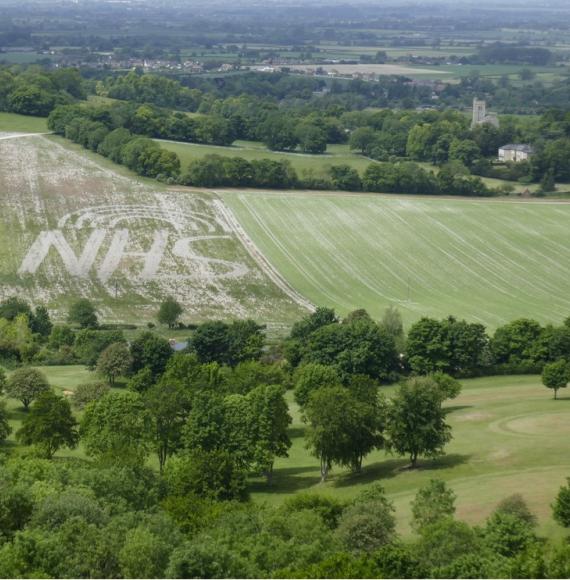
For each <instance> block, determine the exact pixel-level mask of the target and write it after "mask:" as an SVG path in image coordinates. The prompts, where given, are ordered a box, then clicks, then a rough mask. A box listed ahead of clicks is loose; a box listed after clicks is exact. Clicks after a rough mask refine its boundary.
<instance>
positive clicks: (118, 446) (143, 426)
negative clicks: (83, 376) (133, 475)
mask: <svg viewBox="0 0 570 580" xmlns="http://www.w3.org/2000/svg"><path fill="white" fill-rule="evenodd" d="M80 435H81V439H82V441H83V444H84V445H85V451H86V453H87V455H89V456H90V457H93V458H95V459H96V460H98V461H100V462H101V463H103V464H110V465H135V466H137V465H142V464H143V463H144V461H145V459H146V458H147V457H148V454H149V452H150V449H151V444H152V439H151V438H152V418H151V416H150V413H149V412H148V410H147V409H146V407H145V405H144V402H143V400H142V397H141V396H140V395H138V394H137V393H132V392H126V393H109V394H107V395H105V396H103V397H102V398H100V399H99V400H97V401H94V402H92V403H90V404H89V405H87V407H86V409H85V413H84V415H83V418H82V420H81V428H80Z"/></svg>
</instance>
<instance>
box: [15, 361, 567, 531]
mask: <svg viewBox="0 0 570 580" xmlns="http://www.w3.org/2000/svg"><path fill="white" fill-rule="evenodd" d="M41 370H42V371H43V372H44V373H45V374H46V375H47V376H48V378H49V380H50V383H51V384H52V385H54V386H55V387H56V390H57V391H58V392H63V390H67V391H69V390H71V391H73V390H74V389H75V387H76V386H77V384H80V383H84V382H89V381H92V380H95V379H96V376H95V375H94V374H93V373H90V372H89V371H87V370H85V368H84V367H79V366H70V367H43V368H41ZM394 389H395V387H386V388H384V389H383V392H384V393H386V394H387V395H388V396H389V395H390V394H391V393H392V392H393V390H394ZM287 399H288V401H289V407H290V413H291V415H292V417H293V423H292V425H291V428H290V436H291V438H292V441H293V447H292V448H291V450H290V453H289V458H287V459H279V460H278V461H277V462H276V465H275V471H274V481H273V484H272V487H271V488H268V487H267V484H266V483H265V480H262V479H261V478H260V479H252V480H251V491H252V498H253V500H254V501H257V502H267V503H270V504H277V503H281V502H282V501H284V500H285V499H286V498H287V497H288V496H290V495H291V494H294V493H298V492H301V491H312V492H317V493H325V494H329V495H333V496H335V497H338V498H343V499H350V498H352V497H354V496H355V495H356V494H358V493H359V492H360V491H361V490H362V489H363V488H364V487H366V486H367V485H369V484H371V483H373V482H380V483H382V485H383V486H385V488H386V490H387V492H388V495H389V496H390V498H391V499H392V500H393V501H394V503H395V506H396V516H397V520H398V528H399V531H400V533H402V534H403V535H406V534H407V533H409V521H410V501H411V500H412V498H413V496H414V495H415V493H416V492H417V490H418V488H419V487H421V486H422V485H424V484H425V483H427V482H428V481H429V479H431V478H434V477H437V478H441V479H444V480H445V481H447V482H448V484H449V485H450V487H452V488H453V489H454V490H455V492H456V493H457V496H458V500H457V508H458V509H457V515H458V517H459V518H461V519H465V520H467V521H469V522H471V523H477V522H481V521H482V520H483V519H484V518H485V517H486V516H487V515H488V514H489V513H490V512H491V511H492V510H493V509H494V507H495V506H496V504H497V503H498V502H499V501H500V500H501V499H503V498H504V497H506V496H508V495H510V494H513V493H521V494H522V495H523V496H524V498H525V500H526V501H527V502H528V504H529V506H530V508H531V509H532V510H533V511H534V512H535V513H536V514H537V515H538V518H539V522H540V531H541V532H542V533H543V534H545V535H547V536H551V537H552V536H555V537H558V536H561V535H562V533H563V532H562V529H561V528H560V527H559V526H558V525H557V524H555V522H554V521H553V520H552V518H551V511H550V503H551V502H552V500H553V498H554V496H555V495H556V493H557V491H558V488H559V487H560V485H562V484H563V483H564V481H565V478H566V477H567V476H568V475H570V460H569V459H568V457H567V453H566V447H565V445H564V444H563V442H562V441H561V436H562V437H563V436H565V435H566V434H568V433H570V430H569V425H570V395H566V394H565V393H563V394H561V395H560V399H559V400H557V401H554V400H553V399H552V394H551V391H549V390H547V389H545V388H544V387H543V386H542V385H541V384H540V379H539V377H535V376H510V377H487V378H482V379H471V380H465V381H463V392H462V394H461V395H460V396H459V397H458V398H457V399H455V400H454V401H452V402H451V403H449V404H448V405H447V407H448V408H449V414H448V422H449V424H450V425H451V426H452V429H453V440H452V442H451V443H450V444H449V446H448V447H447V454H446V455H445V456H444V457H442V458H440V459H437V460H422V461H421V462H420V465H419V468H418V469H416V470H413V471H410V470H408V469H403V468H405V467H406V465H407V463H408V461H407V459H405V458H398V457H394V456H389V455H386V454H385V453H384V452H382V451H376V452H374V453H372V454H371V455H370V456H368V457H367V458H366V460H365V462H364V469H363V472H362V473H361V474H360V475H353V474H351V473H350V472H348V471H347V470H344V469H336V468H335V469H334V470H333V471H332V473H331V476H330V478H329V481H327V483H325V484H321V483H320V472H319V464H318V461H317V460H316V459H315V458H314V457H312V456H310V455H309V454H308V452H307V450H306V449H305V446H304V429H305V424H304V423H303V422H302V420H301V417H300V413H299V409H298V407H297V406H296V404H295V403H294V401H293V397H292V392H288V394H287ZM8 410H9V418H10V423H11V424H12V426H13V427H14V429H17V428H18V427H19V425H20V424H21V420H22V418H23V416H24V413H23V411H22V408H21V405H20V403H19V402H17V401H15V400H12V399H9V400H8ZM7 447H8V449H10V450H12V451H13V452H15V453H22V452H24V450H25V448H23V447H20V446H17V445H16V443H15V439H14V434H12V435H11V437H10V440H9V442H8V444H7ZM58 456H60V457H63V456H66V457H81V458H83V457H84V453H83V450H82V448H81V447H79V448H78V449H76V450H74V451H69V450H63V451H60V452H58ZM150 462H151V464H152V465H154V458H151V460H150Z"/></svg>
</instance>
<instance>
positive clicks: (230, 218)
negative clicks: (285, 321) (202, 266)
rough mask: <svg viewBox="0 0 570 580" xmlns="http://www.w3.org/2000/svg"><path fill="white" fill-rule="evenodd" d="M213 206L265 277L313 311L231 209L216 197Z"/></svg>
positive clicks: (313, 307) (310, 305) (298, 302)
mask: <svg viewBox="0 0 570 580" xmlns="http://www.w3.org/2000/svg"><path fill="white" fill-rule="evenodd" d="M212 203H213V204H214V207H215V208H216V209H217V210H218V211H219V213H220V215H221V216H222V217H223V218H224V219H225V221H226V222H227V224H228V226H229V227H230V228H231V230H232V231H233V232H234V233H235V235H236V236H237V238H238V239H239V241H240V242H241V243H242V245H243V246H244V248H245V249H246V251H247V253H248V254H249V255H250V256H251V257H252V259H253V260H254V262H255V263H256V264H257V265H258V266H259V267H260V268H261V271H262V272H263V273H264V274H266V275H267V277H268V278H269V279H270V280H271V281H272V282H273V283H274V284H275V285H276V286H277V287H278V288H280V289H281V290H282V291H283V292H284V293H285V294H286V295H287V296H288V297H289V298H291V300H293V301H294V302H295V303H297V304H299V306H302V307H303V308H306V309H307V310H309V311H310V312H314V311H315V309H316V307H315V305H314V304H313V303H312V302H311V301H310V300H308V299H307V298H305V297H304V296H303V295H302V294H301V293H300V292H298V291H297V290H295V288H293V286H291V284H289V282H287V280H285V278H283V276H282V275H281V274H280V273H279V271H278V270H277V269H276V268H275V267H274V266H273V264H271V262H270V261H269V260H268V259H267V258H266V257H265V255H264V254H263V253H262V252H261V250H260V249H259V248H258V247H257V246H256V245H255V243H254V241H253V240H252V239H251V238H250V237H249V236H248V235H247V233H246V231H245V230H244V229H243V227H242V225H241V224H240V223H239V221H238V220H237V218H236V217H235V215H234V214H233V212H232V211H231V209H230V208H229V207H228V206H227V205H226V204H225V203H224V202H223V200H221V199H220V198H216V199H214V200H213V202H212Z"/></svg>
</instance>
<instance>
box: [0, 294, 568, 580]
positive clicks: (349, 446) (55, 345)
mask: <svg viewBox="0 0 570 580" xmlns="http://www.w3.org/2000/svg"><path fill="white" fill-rule="evenodd" d="M181 314H182V310H181V308H180V306H179V305H178V304H177V303H176V301H175V300H173V299H168V300H166V301H165V302H164V303H163V304H162V305H161V308H160V311H159V313H158V317H157V318H158V321H159V323H161V324H165V325H168V326H169V327H176V326H180V322H179V320H180V316H181ZM150 326H151V327H152V326H153V325H152V324H150ZM188 332H189V335H190V336H189V340H188V346H187V348H186V349H185V350H184V351H182V352H178V353H175V352H174V351H173V350H172V347H171V346H170V344H169V342H168V341H167V340H165V339H164V338H161V337H160V336H159V335H158V334H156V333H154V332H153V331H152V328H150V329H146V330H141V331H140V332H139V333H138V334H137V335H135V336H134V338H132V339H131V340H127V339H126V338H125V335H124V333H123V331H122V330H119V329H117V328H109V327H106V326H104V325H102V324H100V323H99V321H98V315H97V312H96V310H95V308H94V307H93V305H92V304H91V303H90V302H89V301H87V300H84V299H82V300H79V301H77V302H75V303H74V304H73V305H72V307H71V308H70V311H69V316H68V324H66V325H61V324H58V325H55V324H53V323H52V321H51V320H50V317H49V314H48V312H47V310H46V309H45V308H43V307H41V306H38V307H36V308H35V309H32V308H31V307H30V306H29V305H28V304H27V303H25V302H23V301H21V300H20V299H18V298H10V299H7V300H5V301H4V302H2V303H1V304H0V344H1V350H0V355H1V357H2V364H3V365H4V366H6V367H9V368H11V369H12V370H11V372H10V373H9V374H8V375H6V374H5V373H2V375H1V379H0V384H1V386H2V389H3V391H4V393H5V394H6V395H7V396H8V397H10V398H12V399H17V400H19V401H20V403H21V405H22V406H23V408H24V419H23V422H22V424H21V427H20V428H19V429H18V431H17V432H16V434H15V435H16V440H17V442H18V443H19V444H20V446H21V449H22V450H23V451H22V452H21V453H15V452H14V451H13V450H12V449H11V447H9V446H3V447H2V455H1V458H0V471H1V474H2V475H1V478H0V481H1V483H0V488H1V490H2V493H1V494H0V505H1V509H0V530H1V535H0V576H2V577H38V576H40V577H45V576H48V577H118V578H121V577H125V578H128V577H159V578H160V577H173V578H188V577H205V578H211V577H286V578H298V577H308V578H321V577H339V578H340V577H348V578H352V577H363V578H374V577H400V578H408V577H436V578H438V577H443V578H446V577H452V578H454V577H458V578H462V577H505V578H508V577H565V576H567V575H568V572H569V571H570V549H569V547H568V545H567V544H559V545H558V544H555V543H547V542H545V541H544V540H543V539H541V538H539V537H538V536H537V534H536V518H535V516H534V515H533V514H532V513H531V512H530V511H529V509H528V507H527V506H526V504H525V503H524V501H523V500H522V498H521V497H520V496H517V495H515V496H512V497H509V498H505V500H504V501H503V502H502V503H501V504H500V505H499V506H498V507H497V509H496V511H495V512H494V513H493V514H492V515H491V516H490V517H489V519H488V520H487V521H486V522H485V523H484V524H482V525H481V526H479V527H475V528H473V527H470V526H469V525H467V524H466V523H464V522H462V521H459V520H457V519H455V518H454V512H455V506H454V502H455V494H454V492H453V490H452V489H450V488H449V487H448V486H447V485H446V484H445V483H443V482H442V481H440V480H438V479H436V478H434V479H432V480H431V481H430V483H429V484H428V485H426V486H425V487H423V488H422V489H420V490H419V491H418V493H417V496H416V498H415V499H414V502H413V505H412V513H413V526H414V536H413V537H412V538H411V539H408V540H406V541H404V540H402V539H400V538H399V537H398V535H397V533H396V529H395V519H394V508H393V506H392V504H391V502H390V501H389V499H388V498H387V497H386V495H385V492H384V490H383V488H382V486H381V485H380V484H374V485H373V486H372V487H370V488H368V489H367V490H366V491H363V492H362V493H360V495H358V496H357V497H356V498H355V499H354V500H352V501H349V502H348V501H346V502H345V501H341V500H338V499H333V498H332V497H329V496H327V495H326V494H321V493H319V494H316V493H299V494H296V495H294V496H293V497H291V498H290V499H287V500H286V501H285V502H284V503H283V504H282V505H280V506H279V507H267V506H263V505H257V504H253V503H251V502H250V501H249V499H248V490H249V486H250V483H249V478H250V477H252V476H260V475H263V476H264V477H265V479H266V482H265V483H264V484H262V485H265V486H271V485H272V477H273V463H274V461H275V459H276V458H278V457H282V458H284V457H287V454H288V450H289V448H290V446H291V441H290V439H289V434H288V427H289V424H290V422H291V417H290V415H289V410H288V405H287V402H286V400H285V398H284V395H285V393H286V391H287V390H289V389H293V394H294V398H295V401H296V403H297V404H298V405H299V407H300V409H301V412H302V415H303V418H304V421H305V422H306V423H307V427H308V428H307V431H306V435H305V438H306V445H307V448H308V449H309V451H310V453H311V454H312V455H313V456H314V457H315V459H316V460H317V461H319V462H320V466H321V477H322V479H323V480H326V479H327V477H328V476H329V472H330V470H331V469H334V468H335V466H343V467H348V468H350V470H352V471H354V472H359V471H361V470H363V469H366V466H365V464H364V462H365V459H366V456H367V455H368V454H369V453H370V452H371V451H372V450H373V449H385V450H386V451H387V452H389V453H391V454H394V455H399V456H403V457H407V458H408V459H409V461H410V468H411V469H413V468H415V466H416V465H417V464H421V465H422V466H423V468H424V469H429V466H430V463H429V459H430V458H433V457H437V456H440V455H442V454H444V453H445V446H446V444H447V443H448V442H449V441H450V439H451V438H452V436H453V433H452V431H451V428H450V427H449V425H448V424H447V422H446V407H445V406H444V402H445V401H447V400H449V399H453V398H455V397H456V396H457V395H458V394H459V392H460V390H461V384H460V383H459V382H458V380H457V377H463V376H472V375H477V374H481V373H486V372H487V373H496V372H509V373H510V372H541V371H542V373H543V381H544V384H545V386H546V387H548V388H549V389H553V390H554V393H555V394H556V392H557V390H558V389H559V388H563V387H565V386H566V385H567V383H568V382H569V381H570V321H568V320H567V321H566V322H565V323H564V324H563V325H561V326H546V327H542V326H541V325H539V324H538V323H537V322H534V321H532V320H525V319H521V320H517V321H513V322H512V323H509V324H507V325H505V326H502V327H500V328H498V329H497V330H496V331H495V333H494V334H493V335H492V336H489V335H488V334H487V333H486V331H485V328H484V327H483V326H482V325H480V324H476V323H468V322H465V321H459V320H456V319H454V318H452V317H449V318H447V319H445V320H441V321H438V320H433V319H429V318H422V319H421V320H419V321H418V322H416V323H415V324H413V325H412V326H411V327H410V329H409V331H408V332H407V334H406V333H404V331H403V328H402V323H401V319H400V317H399V314H398V312H397V311H396V310H394V309H389V310H387V311H386V312H385V314H384V316H383V318H382V320H381V321H380V322H375V321H373V320H372V319H371V318H370V317H369V316H368V314H367V313H366V312H365V311H362V310H359V311H355V312H353V313H351V314H349V315H348V316H347V317H345V318H344V319H342V320H341V319H339V318H338V317H337V316H336V314H335V313H334V311H332V310H330V309H327V308H318V309H317V310H316V311H315V312H314V313H313V314H310V315H308V316H306V317H305V318H304V319H302V320H300V321H299V322H297V323H296V324H295V325H294V326H293V328H292V330H291V333H290V335H289V336H288V337H287V338H286V339H285V340H284V341H283V343H282V344H279V345H273V346H272V347H271V348H268V347H267V346H266V345H265V337H264V331H263V327H262V326H260V325H258V324H256V323H255V322H253V321H251V320H236V321H234V322H232V323H229V324H228V323H224V322H221V321H211V322H206V323H203V324H200V325H198V326H195V327H193V328H192V329H191V330H189V331H188ZM68 363H72V364H78V363H80V364H85V365H87V366H88V367H89V368H91V369H93V370H94V371H95V373H96V375H95V376H97V377H99V378H98V380H94V381H93V382H91V383H87V384H82V385H79V386H78V387H77V389H76V390H75V392H74V393H73V395H72V396H71V397H64V396H60V395H58V394H56V393H55V392H54V391H53V390H52V388H51V387H50V385H49V383H48V381H47V380H46V378H45V376H44V375H43V373H42V372H41V371H40V370H37V369H35V368H32V366H31V365H32V364H33V365H38V364H43V365H46V364H68ZM454 377H455V378H454ZM390 382H399V384H400V386H399V387H398V388H397V390H396V391H395V393H393V394H392V395H391V396H389V397H387V396H385V394H384V393H383V386H382V385H385V384H387V383H390ZM410 417H413V421H411V420H410ZM10 430H11V427H10V424H9V423H8V422H7V415H6V410H5V406H4V405H2V407H0V434H1V436H2V438H3V439H5V438H6V437H7V436H8V435H9V434H10ZM78 444H81V446H82V449H83V451H84V454H85V456H86V459H79V458H76V459H72V458H67V459H64V458H62V457H60V456H59V454H58V452H59V451H60V450H62V449H66V448H69V449H74V448H76V447H77V446H78ZM434 476H435V474H434ZM568 497H570V488H568V487H563V488H561V490H560V494H559V496H558V498H557V499H556V498H553V500H554V499H556V501H555V502H554V504H553V506H554V517H555V518H556V519H557V520H558V521H559V522H560V523H561V524H562V525H564V526H567V525H570V510H569V509H568V505H569V504H568Z"/></svg>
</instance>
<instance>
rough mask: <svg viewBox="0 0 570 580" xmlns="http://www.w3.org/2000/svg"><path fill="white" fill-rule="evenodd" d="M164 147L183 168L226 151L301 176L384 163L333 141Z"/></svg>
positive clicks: (492, 182)
mask: <svg viewBox="0 0 570 580" xmlns="http://www.w3.org/2000/svg"><path fill="white" fill-rule="evenodd" d="M157 141H158V142H159V143H160V144H161V146H162V147H164V149H167V150H168V151H174V153H176V154H177V155H178V157H179V158H180V162H181V164H182V170H183V171H185V170H186V169H187V168H188V165H189V164H190V163H191V162H192V161H194V160H196V159H202V158H203V157H205V156H206V155H222V156H224V157H242V158H244V159H247V160H248V161H252V160H254V159H262V158H267V159H273V160H275V161H280V160H282V159H286V160H287V161H289V162H290V163H291V165H292V166H293V168H294V169H295V171H297V174H298V175H299V176H300V177H303V175H305V174H306V173H307V172H309V173H311V174H312V175H313V176H315V177H324V178H327V177H329V169H330V167H331V166H332V165H350V166H351V167H353V168H354V169H356V170H357V171H358V172H359V173H360V175H362V174H363V173H364V171H365V170H366V168H367V167H368V166H369V165H370V164H371V163H380V162H379V161H374V160H373V159H370V158H368V157H364V156H363V155H360V154H359V153H355V152H353V151H351V150H350V148H349V146H348V145H346V144H344V145H329V146H328V147H327V151H326V153H325V154H323V155H310V154H306V153H287V152H283V151H270V150H269V149H267V148H266V147H265V146H264V145H263V144H262V143H259V142H257V141H236V142H235V144H234V145H233V146H231V147H221V146H217V145H200V144H198V143H181V142H177V141H162V140H157ZM419 165H421V166H422V167H423V168H424V169H425V170H426V171H434V172H436V173H437V171H438V170H439V168H438V167H435V166H433V165H431V164H430V163H419ZM481 179H482V180H483V181H484V182H485V183H486V184H487V185H488V186H489V187H500V186H501V185H505V184H506V183H510V184H512V185H513V186H514V188H515V192H522V191H523V190H525V189H529V191H534V190H536V189H537V188H538V185H537V184H530V185H524V184H521V183H517V182H510V181H504V180H501V179H493V178H489V177H482V178H481Z"/></svg>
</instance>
